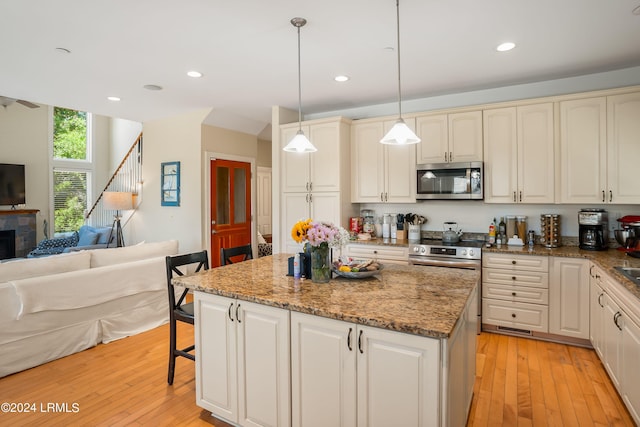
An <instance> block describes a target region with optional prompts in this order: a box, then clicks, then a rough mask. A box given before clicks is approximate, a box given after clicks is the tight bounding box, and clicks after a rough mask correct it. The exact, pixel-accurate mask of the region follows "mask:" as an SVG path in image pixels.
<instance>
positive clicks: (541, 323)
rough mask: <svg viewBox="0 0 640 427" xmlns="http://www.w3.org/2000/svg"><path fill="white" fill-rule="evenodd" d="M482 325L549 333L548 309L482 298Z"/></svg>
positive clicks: (540, 306) (535, 305)
mask: <svg viewBox="0 0 640 427" xmlns="http://www.w3.org/2000/svg"><path fill="white" fill-rule="evenodd" d="M482 323H486V324H490V325H497V326H508V327H511V328H518V329H525V330H529V331H537V332H549V309H548V308H547V306H544V305H537V304H527V303H523V302H508V301H501V300H496V299H490V298H484V299H483V300H482Z"/></svg>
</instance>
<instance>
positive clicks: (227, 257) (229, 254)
mask: <svg viewBox="0 0 640 427" xmlns="http://www.w3.org/2000/svg"><path fill="white" fill-rule="evenodd" d="M239 256H242V259H240V260H237V259H236V260H235V261H234V260H232V259H231V258H236V257H239ZM248 259H253V249H252V248H251V244H247V245H242V246H236V247H233V248H220V265H228V264H234V263H236V262H242V261H246V260H248Z"/></svg>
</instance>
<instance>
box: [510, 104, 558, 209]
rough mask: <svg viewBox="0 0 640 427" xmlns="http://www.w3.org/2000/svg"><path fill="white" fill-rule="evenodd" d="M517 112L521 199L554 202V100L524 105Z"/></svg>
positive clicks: (521, 200) (533, 201)
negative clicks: (552, 101)
mask: <svg viewBox="0 0 640 427" xmlns="http://www.w3.org/2000/svg"><path fill="white" fill-rule="evenodd" d="M517 114H518V202H519V203H520V202H522V203H553V202H554V191H555V179H554V177H555V166H554V128H553V103H551V102H549V103H544V104H535V105H525V106H522V107H518V108H517Z"/></svg>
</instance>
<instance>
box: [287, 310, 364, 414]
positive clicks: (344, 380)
mask: <svg viewBox="0 0 640 427" xmlns="http://www.w3.org/2000/svg"><path fill="white" fill-rule="evenodd" d="M356 334H357V332H356V326H355V325H353V324H348V323H345V322H341V321H338V320H333V319H326V318H322V317H318V316H311V315H308V314H302V313H296V312H293V313H291V392H292V393H291V398H292V404H291V409H292V425H293V426H294V427H302V426H304V427H313V426H318V427H324V426H343V427H349V426H355V425H356V419H357V418H356V408H357V407H356V351H355V348H356V344H357V343H356V336H357V335H356Z"/></svg>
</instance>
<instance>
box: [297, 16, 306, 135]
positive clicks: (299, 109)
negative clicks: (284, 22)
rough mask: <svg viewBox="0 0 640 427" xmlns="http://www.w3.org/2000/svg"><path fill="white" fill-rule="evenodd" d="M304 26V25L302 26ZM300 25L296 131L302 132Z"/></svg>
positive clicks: (298, 26)
mask: <svg viewBox="0 0 640 427" xmlns="http://www.w3.org/2000/svg"><path fill="white" fill-rule="evenodd" d="M302 25H304V23H303V24H302ZM302 25H296V27H297V28H298V130H299V131H302V82H301V78H300V75H301V72H300V27H301V26H302Z"/></svg>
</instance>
